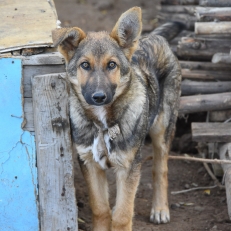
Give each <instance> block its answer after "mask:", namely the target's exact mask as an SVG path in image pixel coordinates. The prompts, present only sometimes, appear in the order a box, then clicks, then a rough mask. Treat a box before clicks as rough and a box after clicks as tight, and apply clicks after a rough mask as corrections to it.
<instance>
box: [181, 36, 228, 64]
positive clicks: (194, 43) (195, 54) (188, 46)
mask: <svg viewBox="0 0 231 231" xmlns="http://www.w3.org/2000/svg"><path fill="white" fill-rule="evenodd" d="M230 48H231V40H230V39H215V38H212V39H210V38H206V39H205V38H203V39H198V38H190V37H183V38H182V39H181V41H180V42H179V44H178V46H177V55H178V56H179V57H183V58H196V59H197V60H211V58H212V56H213V55H214V54H215V53H218V52H227V51H229V50H230Z"/></svg>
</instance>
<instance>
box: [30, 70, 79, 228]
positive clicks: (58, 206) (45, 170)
mask: <svg viewBox="0 0 231 231" xmlns="http://www.w3.org/2000/svg"><path fill="white" fill-rule="evenodd" d="M32 87H33V88H32V89H33V107H34V123H35V132H36V136H35V137H36V146H37V165H38V180H39V208H40V223H41V230H46V231H53V230H73V231H77V230H78V222H77V206H76V199H75V188H74V174H73V160H72V145H71V136H70V125H69V115H68V85H67V83H66V81H65V80H64V79H63V78H61V77H60V75H59V74H50V75H42V76H34V77H33V78H32Z"/></svg>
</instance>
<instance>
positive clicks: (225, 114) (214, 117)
mask: <svg viewBox="0 0 231 231" xmlns="http://www.w3.org/2000/svg"><path fill="white" fill-rule="evenodd" d="M230 118H231V110H223V111H211V112H210V113H209V121H212V122H224V121H226V120H228V119H230Z"/></svg>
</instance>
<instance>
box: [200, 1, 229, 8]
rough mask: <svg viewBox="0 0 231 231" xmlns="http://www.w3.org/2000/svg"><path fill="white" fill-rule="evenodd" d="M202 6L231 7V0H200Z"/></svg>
mask: <svg viewBox="0 0 231 231" xmlns="http://www.w3.org/2000/svg"><path fill="white" fill-rule="evenodd" d="M199 5H200V6H215V7H231V2H230V0H200V2H199Z"/></svg>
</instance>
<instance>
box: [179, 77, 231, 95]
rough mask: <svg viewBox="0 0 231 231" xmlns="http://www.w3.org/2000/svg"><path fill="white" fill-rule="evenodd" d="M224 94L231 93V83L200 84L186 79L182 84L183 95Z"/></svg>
mask: <svg viewBox="0 0 231 231" xmlns="http://www.w3.org/2000/svg"><path fill="white" fill-rule="evenodd" d="M230 80H231V78H230ZM224 92H231V81H229V82H227V81H226V82H199V81H191V80H187V79H186V80H183V81H182V83H181V95H195V94H213V93H224Z"/></svg>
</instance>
